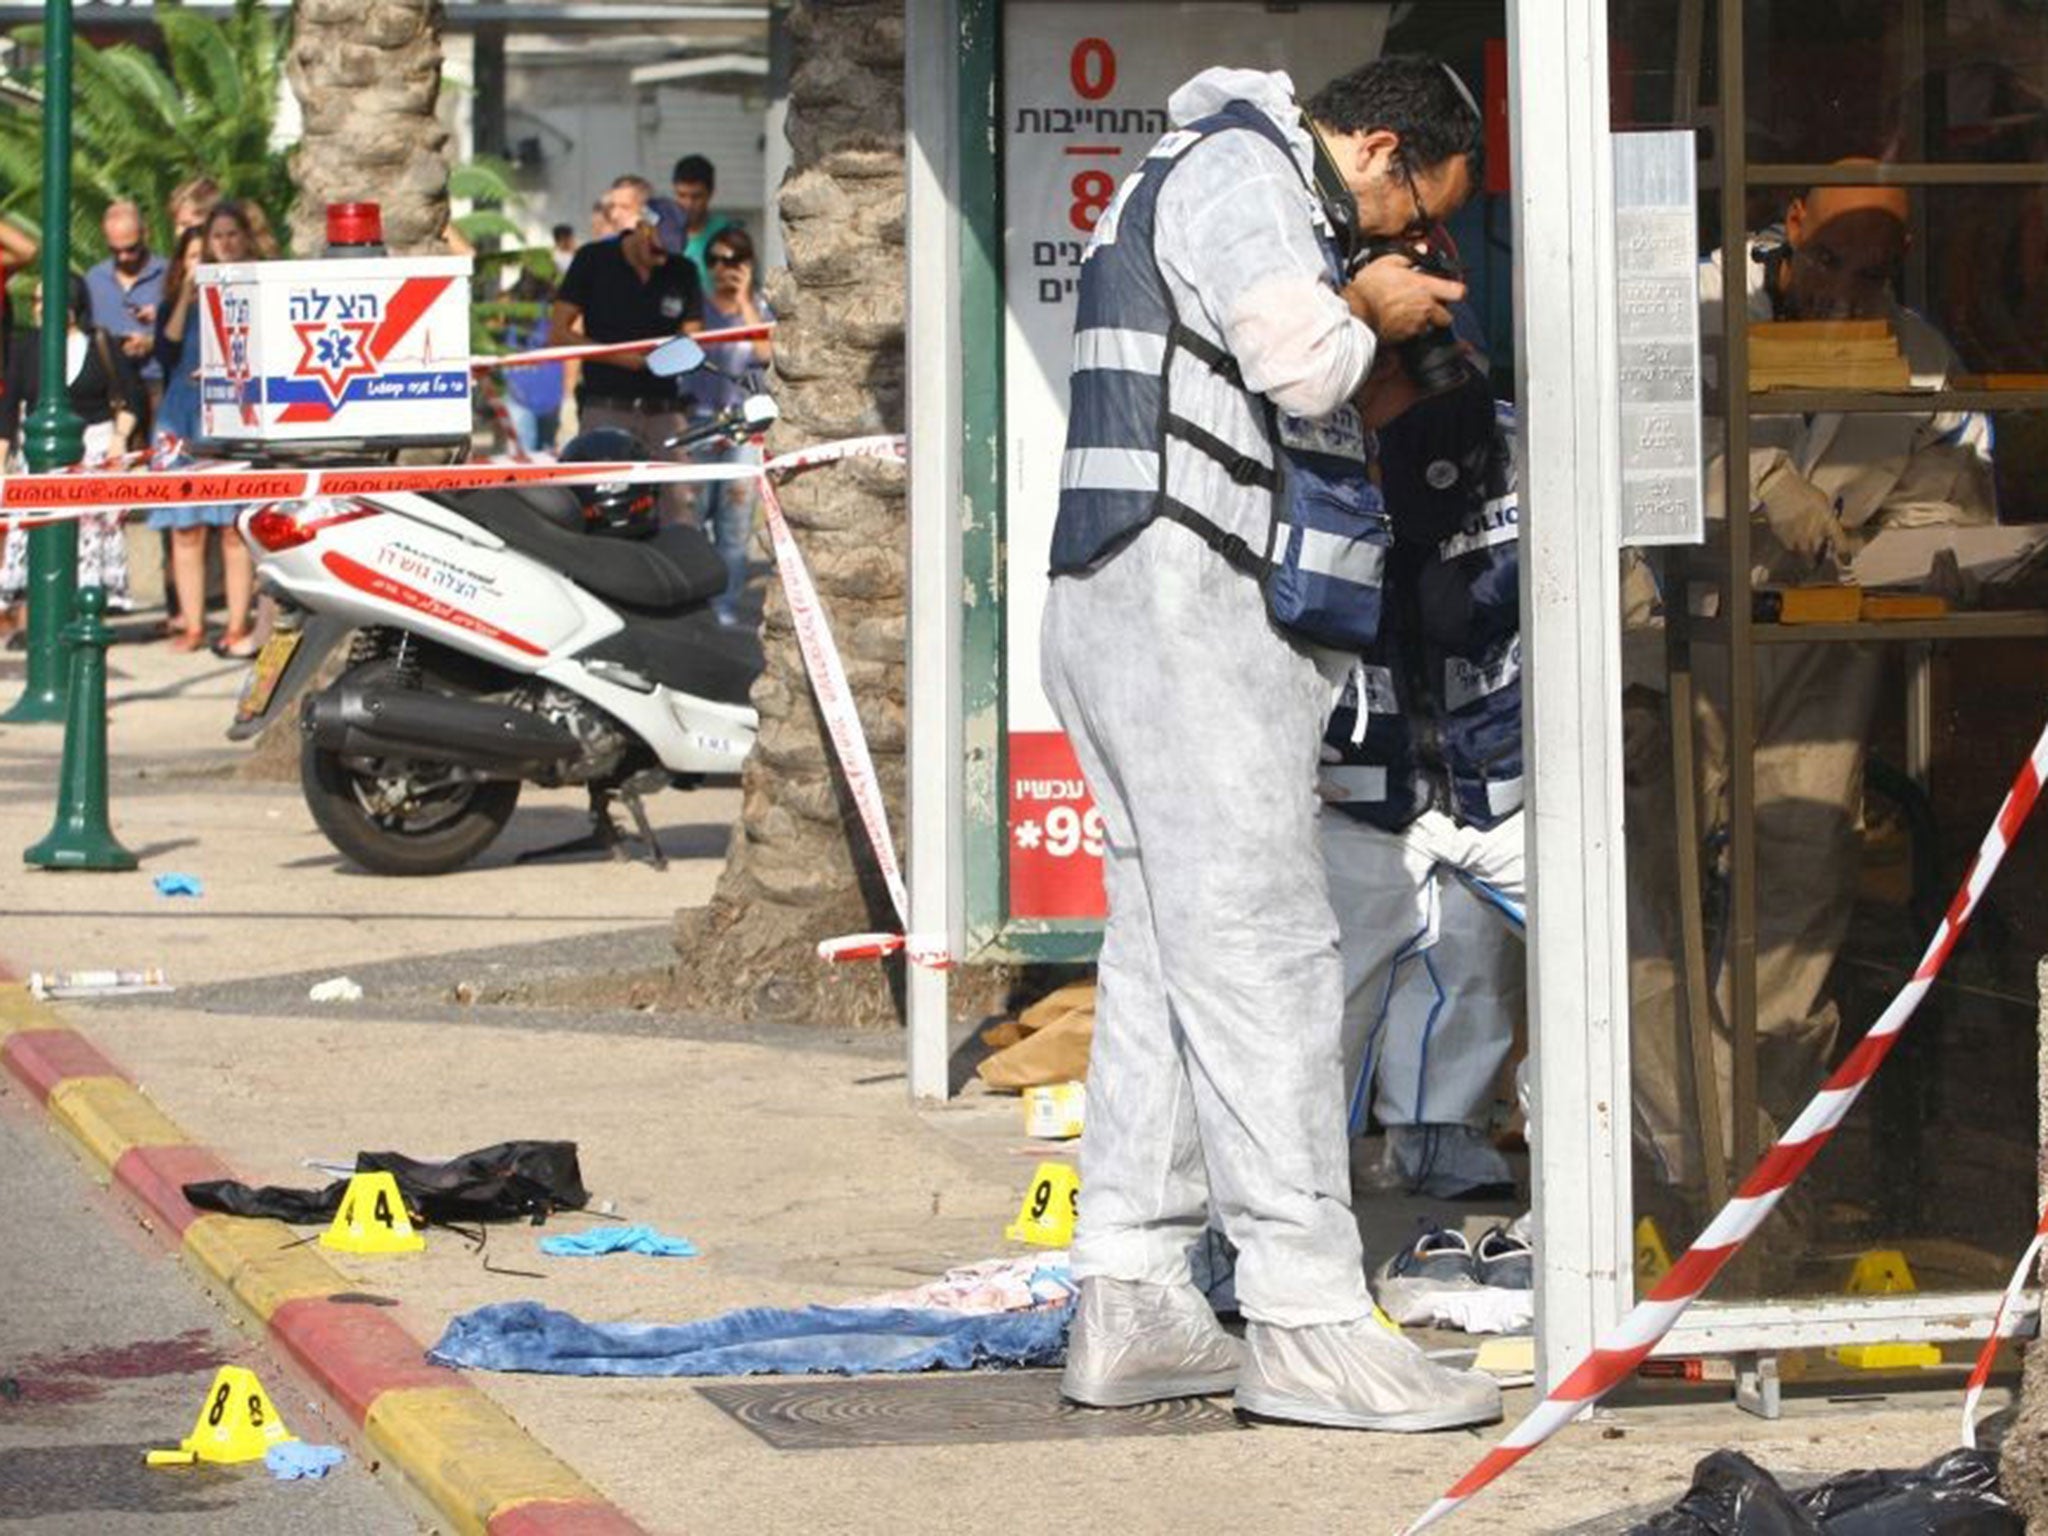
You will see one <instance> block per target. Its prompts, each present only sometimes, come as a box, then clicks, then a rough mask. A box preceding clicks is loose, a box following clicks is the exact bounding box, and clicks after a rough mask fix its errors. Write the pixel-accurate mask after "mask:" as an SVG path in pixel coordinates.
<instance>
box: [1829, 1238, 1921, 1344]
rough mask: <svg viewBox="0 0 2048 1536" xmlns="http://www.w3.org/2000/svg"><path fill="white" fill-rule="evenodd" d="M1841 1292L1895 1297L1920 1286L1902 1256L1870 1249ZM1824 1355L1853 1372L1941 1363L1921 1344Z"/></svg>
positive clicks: (1852, 1269) (1858, 1260) (1892, 1250)
mask: <svg viewBox="0 0 2048 1536" xmlns="http://www.w3.org/2000/svg"><path fill="white" fill-rule="evenodd" d="M1842 1289H1843V1290H1844V1291H1845V1292H1846V1293H1848V1294H1849V1295H1851V1296H1896V1295H1898V1294H1900V1293H1901V1292H1906V1291H1917V1290H1919V1289H1920V1287H1919V1284H1918V1283H1917V1282H1916V1281H1915V1280H1914V1279H1913V1267H1912V1266H1911V1265H1910V1264H1908V1263H1907V1262H1906V1256H1905V1254H1903V1253H1901V1252H1900V1251H1899V1250H1898V1249H1896V1248H1871V1249H1868V1250H1866V1251H1865V1252H1863V1253H1861V1254H1858V1255H1857V1257H1856V1262H1855V1264H1854V1265H1852V1266H1851V1267H1850V1270H1849V1283H1848V1284H1847V1285H1845V1286H1843V1287H1842ZM1828 1353H1829V1354H1830V1355H1831V1356H1833V1357H1834V1358H1835V1359H1836V1360H1838V1361H1840V1362H1841V1363H1842V1364H1843V1365H1846V1366H1848V1367H1849V1368H1850V1369H1851V1370H1856V1371H1912V1370H1927V1369H1929V1368H1931V1367H1933V1366H1937V1365H1939V1364H1941V1350H1940V1349H1939V1348H1938V1347H1937V1346H1935V1345H1933V1344H1924V1343H1913V1344H1907V1343H1891V1344H1841V1345H1837V1346H1836V1347H1835V1348H1833V1349H1830V1350H1829V1351H1828Z"/></svg>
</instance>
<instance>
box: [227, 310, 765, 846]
mask: <svg viewBox="0 0 2048 1536" xmlns="http://www.w3.org/2000/svg"><path fill="white" fill-rule="evenodd" d="M703 358H704V354H703V352H702V350H701V349H700V348H698V347H697V345H696V344H695V343H694V342H691V341H689V340H688V339H687V338H680V339H678V340H676V341H673V342H668V343H665V344H664V345H663V346H661V347H659V348H657V349H656V350H655V351H654V352H653V353H652V354H650V356H649V359H648V366H649V369H650V371H652V372H656V373H659V374H662V375H673V374H678V373H684V372H688V371H689V370H690V369H692V368H695V367H698V366H701V364H702V362H703ZM775 414H776V412H775V402H774V401H773V400H771V399H769V398H768V397H767V396H766V395H754V396H752V397H750V398H749V399H748V400H747V401H746V402H745V404H744V405H742V406H738V407H735V408H734V409H732V410H731V411H728V412H726V413H724V414H723V415H721V416H720V417H718V418H716V419H715V420H713V421H711V422H708V423H704V424H702V425H700V426H698V427H695V428H692V429H691V431H689V432H687V433H685V434H684V435H683V437H682V438H680V439H674V440H671V442H670V443H668V444H664V446H670V447H672V446H677V445H678V444H691V443H699V442H712V441H724V442H736V441H740V440H743V439H744V438H746V437H749V436H752V435H754V434H755V433H758V432H759V431H761V430H762V429H763V428H765V427H766V426H767V425H768V424H769V423H770V422H771V421H773V420H774V418H775ZM615 456H616V455H605V457H615ZM629 519H631V521H630V522H629ZM656 523H657V518H656V512H655V502H654V491H653V488H652V487H648V486H638V487H635V486H598V487H586V488H584V489H583V490H582V491H581V492H579V491H577V490H572V489H569V488H567V487H563V486H533V487H519V488H508V489H498V490H480V491H460V492H451V493H447V494H438V493H437V494H431V495H428V494H411V493H390V494H381V495H377V496H374V497H356V498H350V499H345V500H326V501H310V502H300V503H276V504H271V505H266V506H256V507H250V508H247V509H245V510H244V511H243V513H242V515H241V518H240V528H241V532H242V537H243V539H244V540H245V541H246V542H247V543H248V545H249V548H250V551H251V552H252V553H253V554H254V556H255V558H256V564H257V574H258V580H259V581H260V583H261V584H262V585H263V586H264V588H265V589H266V590H268V591H269V592H271V593H272V594H274V595H275V596H276V597H277V599H278V602H279V605H280V610H281V613H280V619H279V622H278V626H277V629H276V631H275V633H273V635H272V636H271V639H270V641H269V642H268V643H267V644H266V645H265V646H264V648H263V651H262V653H261V655H259V656H258V658H257V660H256V664H255V666H254V667H253V668H252V669H251V671H250V675H249V678H248V680H247V683H246V684H245V686H244V688H243V692H242V697H241V701H240V703H239V705H238V707H237V710H236V719H235V724H234V726H233V727H232V728H231V729H230V731H229V733H228V734H229V735H230V736H232V737H235V738H237V739H240V738H246V737H249V736H253V735H255V734H256V733H257V732H259V731H261V730H262V729H263V727H264V725H265V724H266V723H267V722H268V721H270V720H271V719H273V718H275V717H276V716H277V715H278V714H279V713H280V711H282V710H284V709H285V708H287V707H288V706H289V705H290V703H291V701H292V700H293V699H294V698H295V697H296V696H297V695H299V694H300V693H301V692H303V691H304V690H305V689H306V688H307V686H308V685H309V684H310V683H311V682H312V681H313V680H314V677H315V674H316V673H317V672H318V671H319V669H320V666H321V663H322V661H323V660H324V659H325V658H326V657H327V656H328V655H329V654H330V653H331V652H332V651H333V650H334V648H335V647H336V646H337V645H339V644H340V643H341V641H342V640H343V639H344V638H345V637H347V636H348V635H350V634H351V633H353V634H354V637H355V638H354V640H353V643H352V644H351V646H350V648H349V652H348V664H347V668H346V670H344V671H343V672H342V673H341V675H340V677H339V678H338V679H336V680H335V681H333V682H332V683H331V684H329V685H328V686H327V687H325V688H322V689H320V690H319V691H318V692H315V693H313V694H311V695H310V696H308V697H307V698H306V699H305V703H304V706H303V709H302V710H301V713H300V728H301V732H302V736H303V744H302V748H301V756H300V774H301V781H302V784H303V787H304V791H305V796H306V804H307V806H308V807H309V808H310V809H311V811H312V813H313V819H314V820H315V821H316V822H318V823H319V825H320V830H321V831H322V832H324V833H325V834H326V835H327V839H328V841H329V842H331V843H333V844H334V846H335V847H336V848H337V849H339V850H340V851H341V852H342V853H343V854H345V855H346V856H347V857H348V858H350V859H352V860H354V861H355V862H356V863H358V864H360V865H361V866H362V867H363V868H365V869H368V870H370V871H372V872H374V873H377V874H387V875H433V874H442V873H445V872H447V871H449V870H452V869H457V868H460V867H461V866H462V865H464V864H466V863H468V862H469V861H470V860H471V859H473V858H475V857H476V856H477V855H478V854H479V853H481V852H482V851H483V850H484V849H485V848H486V847H487V846H489V844H490V843H491V841H492V840H493V839H494V838H496V837H497V836H498V834H499V833H500V832H501V831H503V830H504V827H505V823H506V822H507V820H509V819H510V817H511V815H512V810H513V807H514V805H516V804H517V802H518V799H519V791H520V786H521V785H522V784H523V783H535V784H542V785H549V786H554V785H563V784H581V785H584V786H586V787H587V788H588V790H589V793H590V808H591V815H592V819H593V823H594V825H593V830H592V833H591V835H590V836H589V837H588V838H584V839H579V840H578V842H577V844H572V845H568V846H579V845H582V846H588V845H593V844H594V845H597V846H603V847H606V848H609V849H610V850H611V851H612V852H613V854H614V855H615V856H619V857H624V856H625V855H624V850H623V845H622V843H621V841H620V837H619V833H618V830H617V828H616V827H614V825H613V823H612V820H611V815H610V806H611V802H612V801H613V800H614V799H616V800H618V801H619V802H621V803H623V804H624V806H625V807H626V809H627V811H628V812H629V813H630V815H631V816H632V819H633V823H634V828H635V830H636V832H637V834H638V836H639V839H640V841H641V842H642V843H643V844H644V845H645V847H646V849H647V850H648V853H649V856H650V858H651V859H652V861H653V862H654V864H655V865H656V867H658V868H659V867H665V861H664V860H663V858H662V855H661V851H660V848H659V847H658V845H657V844H656V842H655V839H654V833H653V830H652V828H651V827H650V825H649V823H648V820H647V813H646V809H645V807H644V806H643V805H642V804H641V797H642V796H643V795H645V794H647V793H649V792H651V791H652V790H655V789H659V788H663V787H667V786H671V785H674V786H677V787H690V786H692V785H694V784H696V783H698V782H700V781H701V780H702V779H703V778H704V777H705V776H707V775H720V774H735V773H737V772H738V771H739V769H740V765H741V763H742V762H743V761H744V760H745V758H746V756H747V753H748V751H749V750H750V749H751V748H752V746H753V743H754V734H755V729H756V726H757V724H758V720H757V717H756V715H755V712H754V709H753V707H752V706H751V705H750V704H749V703H748V702H747V697H748V691H749V688H750V687H751V684H752V681H753V675H754V671H755V658H754V651H753V648H752V642H751V639H750V637H747V636H745V635H743V634H740V633H739V632H737V631H734V630H731V629H726V628H723V627H721V626H720V624H719V623H718V621H717V619H716V617H715V615H714V614H713V613H712V611H711V608H710V603H711V599H712V598H714V597H716V596H717V595H718V594H719V593H720V592H722V591H723V590H724V588H725V580H726V576H725V567H724V565H723V564H722V563H721V562H720V560H719V558H718V555H717V553H716V551H714V550H713V548H712V547H711V543H710V541H709V540H708V539H706V538H705V536H704V535H703V534H702V533H700V532H698V531H697V530H696V529H694V528H683V527H668V528H659V529H658V531H655V529H656ZM636 535H637V536H636ZM551 851H559V850H551Z"/></svg>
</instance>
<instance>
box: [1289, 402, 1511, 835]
mask: <svg viewBox="0 0 2048 1536" xmlns="http://www.w3.org/2000/svg"><path fill="white" fill-rule="evenodd" d="M1514 435H1515V418H1514V411H1513V408H1512V407H1511V406H1508V405H1505V404H1499V403H1496V402H1495V401H1494V399H1493V396H1492V391H1491V389H1490V388H1489V387H1488V385H1487V383H1486V380H1485V378H1484V377H1483V376H1482V375H1479V374H1477V373H1475V374H1474V375H1473V376H1472V378H1471V380H1470V381H1469V382H1468V383H1467V384H1466V385H1465V386H1463V387H1461V388H1459V389H1456V390H1453V391H1451V392H1449V393H1447V394H1443V395H1438V396H1435V397H1433V398H1431V399H1428V400H1424V401H1422V402H1419V403H1418V404H1417V405H1415V406H1413V407H1411V408H1410V409H1409V410H1408V411H1406V412H1404V413H1403V414H1402V415H1401V416H1400V417H1398V418H1396V419H1395V420H1394V421H1393V422H1391V423H1389V424H1388V425H1387V426H1386V427H1384V428H1382V429H1381V430H1380V433H1379V463H1380V484H1381V489H1382V491H1383V492H1384V493H1385V495H1386V498H1387V505H1388V507H1389V509H1390V510H1391V512H1392V516H1393V520H1394V540H1395V544H1394V554H1393V557H1392V559H1391V561H1390V562H1389V567H1388V569H1389V577H1388V583H1387V604H1388V613H1389V618H1388V622H1387V626H1386V628H1385V630H1383V632H1382V634H1381V636H1380V640H1379V643H1378V644H1377V645H1376V646H1375V647H1373V648H1372V649H1371V650H1369V651H1368V652H1367V653H1366V655H1365V663H1366V664H1367V665H1368V666H1378V667H1382V668H1386V669H1388V670H1389V671H1390V672H1391V673H1392V676H1393V685H1392V688H1391V690H1390V694H1391V697H1392V699H1393V701H1394V702H1395V704H1396V707H1397V708H1399V709H1400V710H1401V713H1402V715H1403V717H1404V718H1403V723H1402V724H1401V725H1400V726H1399V727H1395V726H1392V725H1388V726H1386V727H1385V728H1381V726H1380V722H1377V721H1372V722H1369V724H1368V727H1367V729H1366V731H1365V732H1364V733H1363V735H1362V736H1361V734H1360V732H1359V730H1358V726H1357V719H1356V715H1355V713H1347V712H1346V711H1345V710H1344V709H1343V708H1342V707H1341V706H1340V708H1339V709H1338V711H1337V712H1336V714H1334V715H1333V716H1332V719H1331V722H1330V727H1329V730H1328V733H1327V734H1326V736H1325V738H1324V757H1325V759H1326V760H1329V759H1332V758H1333V757H1334V758H1335V760H1336V761H1335V763H1334V764H1333V765H1332V767H1326V768H1325V770H1324V773H1325V777H1329V776H1330V775H1331V774H1332V772H1333V770H1334V768H1337V767H1341V768H1343V769H1344V770H1345V771H1346V772H1347V773H1349V774H1350V775H1351V776H1352V777H1354V778H1356V779H1357V780H1358V782H1359V784H1360V787H1361V788H1363V787H1365V786H1368V785H1371V784H1380V785H1383V786H1385V792H1384V794H1383V795H1381V796H1380V797H1379V798H1377V799H1375V798H1372V797H1369V796H1364V795H1360V794H1350V795H1349V796H1348V798H1347V799H1345V800H1343V801H1340V802H1337V809H1339V810H1340V811H1343V812H1345V813H1346V814H1349V815H1353V816H1357V817H1359V818H1360V819H1361V820H1364V821H1368V822H1371V823H1372V824H1373V825H1375V826H1380V827H1384V828H1386V829H1388V830H1390V831H1398V830H1399V829H1400V828H1402V827H1404V826H1406V825H1407V824H1408V823H1409V822H1410V821H1412V820H1414V819H1415V817H1416V816H1418V815H1420V814H1421V812H1422V811H1424V810H1426V809H1429V808H1430V807H1432V806H1434V807H1437V808H1440V809H1442V810H1444V811H1445V812H1446V813H1448V814H1450V815H1451V816H1453V817H1455V818H1456V819H1457V820H1458V821H1460V822H1462V823H1464V824H1465V825H1468V826H1476V827H1492V826H1495V825H1497V824H1498V823H1499V822H1501V821H1503V820H1505V819H1506V818H1507V817H1509V816H1511V815H1513V814H1514V813H1515V812H1516V811H1518V810H1520V809H1521V807H1522V799H1523V780H1522V689H1521V673H1522V638H1521V590H1520V574H1521V573H1520V558H1519V554H1520V544H1519V535H1520V523H1521V510H1520V500H1519V496H1518V494H1517V490H1516V485H1515V466H1514ZM1362 770H1376V772H1372V771H1362ZM1339 782H1340V783H1341V782H1342V781H1341V780H1340V781H1339Z"/></svg>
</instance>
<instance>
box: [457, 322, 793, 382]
mask: <svg viewBox="0 0 2048 1536" xmlns="http://www.w3.org/2000/svg"><path fill="white" fill-rule="evenodd" d="M774 330H775V327H774V326H773V325H772V324H769V325H733V326H728V327H726V328H725V329H724V330H722V331H699V332H697V334H696V335H694V336H692V337H691V338H690V340H692V341H694V342H696V343H697V345H698V346H700V347H715V346H717V345H719V344H720V343H721V342H727V341H759V340H761V339H762V338H763V337H766V336H768V335H771V334H772V333H773V332H774ZM674 340H675V337H673V336H650V337H648V338H646V339H645V340H644V341H616V342H595V341H592V342H577V343H575V344H573V345H571V346H564V347H536V348H534V349H533V350H532V351H530V352H499V353H493V354H485V355H482V356H478V357H472V358H468V359H466V360H463V361H459V362H455V363H450V364H447V365H446V366H448V367H457V368H459V367H464V366H467V367H468V368H469V369H470V370H471V371H472V372H477V371H480V370H482V369H486V368H536V367H538V366H540V365H541V364H542V363H567V362H573V361H575V360H577V359H579V358H585V357H620V356H623V355H625V354H626V353H629V352H652V351H653V350H654V349H655V348H656V347H658V346H661V345H663V344H664V343H666V342H671V341H674Z"/></svg>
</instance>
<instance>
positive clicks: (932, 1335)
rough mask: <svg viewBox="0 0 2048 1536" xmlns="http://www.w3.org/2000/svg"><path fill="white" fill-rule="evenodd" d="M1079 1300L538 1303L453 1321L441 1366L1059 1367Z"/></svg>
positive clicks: (781, 1371) (648, 1372) (702, 1369)
mask: <svg viewBox="0 0 2048 1536" xmlns="http://www.w3.org/2000/svg"><path fill="white" fill-rule="evenodd" d="M1073 1311H1074V1309H1073V1305H1072V1303H1068V1304H1067V1305H1066V1306H1063V1307H1058V1308H1046V1309H1044V1310H1041V1311H1037V1312H996V1313H981V1314H975V1313H966V1314H963V1313H958V1312H937V1311H926V1310H923V1309H915V1308H908V1307H797V1308H791V1309H782V1308H775V1307H743V1308H741V1309H740V1310H739V1311H737V1312H727V1313H725V1314H724V1315H723V1316H720V1317H713V1318H707V1319H705V1320H704V1321H702V1322H695V1323H586V1322H584V1321H582V1320H581V1319H579V1318H575V1317H571V1316H570V1315H569V1314H568V1313H566V1312H557V1311H554V1310H553V1309H551V1308H549V1307H544V1306H542V1305H541V1304H540V1303H539V1302H537V1301H508V1302H499V1303H496V1304H494V1305H491V1306H487V1307H478V1308H477V1309H476V1310H475V1311H473V1312H465V1313H463V1314H462V1316H460V1317H458V1318H456V1319H455V1320H454V1321H453V1322H451V1323H449V1325H448V1331H447V1332H446V1333H444V1334H442V1335H441V1342H440V1343H438V1344H436V1345H435V1346H434V1347H433V1348H432V1349H431V1350H429V1351H428V1352H427V1355H428V1358H429V1359H431V1360H434V1361H436V1362H438V1363H440V1364H442V1365H461V1366H471V1367H474V1368H476V1369H479V1370H487V1371H539V1372H544V1373H547V1374H551V1375H558V1376H751V1375H770V1376H775V1375H789V1376H800V1375H806V1374H814V1373H838V1374H841V1375H848V1376H855V1375H866V1374H868V1373H871V1372H897V1371H928V1370H954V1371H967V1370H973V1369H975V1368H976V1367H979V1366H1018V1365H1058V1364H1059V1363H1060V1362H1061V1361H1062V1360H1063V1359H1064V1358H1065V1357H1066V1347H1067V1323H1068V1321H1069V1320H1070V1319H1071V1318H1072V1316H1073Z"/></svg>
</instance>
